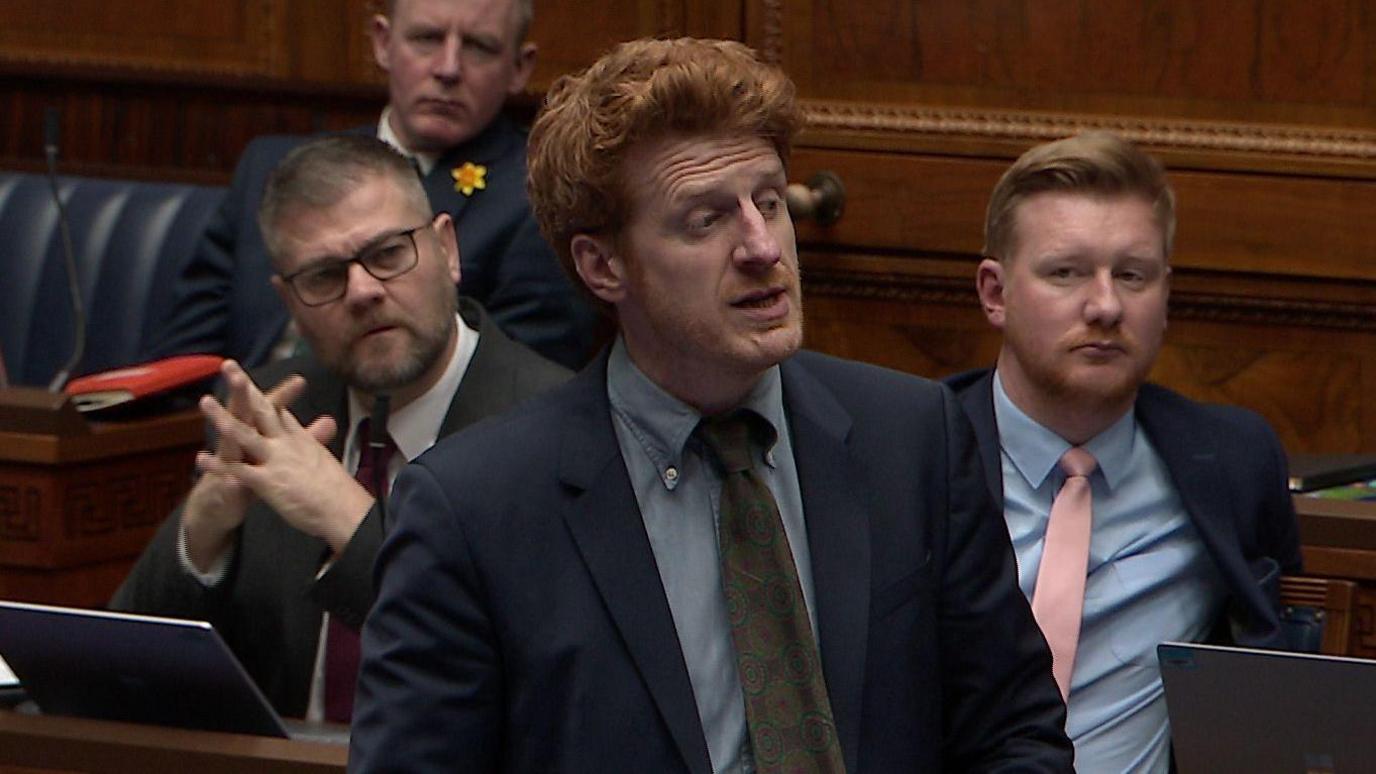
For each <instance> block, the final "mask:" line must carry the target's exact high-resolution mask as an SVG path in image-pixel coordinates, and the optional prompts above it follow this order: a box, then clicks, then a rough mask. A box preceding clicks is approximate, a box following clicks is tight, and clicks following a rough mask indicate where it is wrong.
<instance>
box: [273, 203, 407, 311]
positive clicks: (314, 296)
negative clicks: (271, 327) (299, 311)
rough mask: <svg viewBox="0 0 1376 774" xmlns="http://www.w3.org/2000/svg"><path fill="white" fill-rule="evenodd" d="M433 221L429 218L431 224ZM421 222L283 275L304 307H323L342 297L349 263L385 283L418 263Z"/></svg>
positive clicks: (284, 280) (345, 286)
mask: <svg viewBox="0 0 1376 774" xmlns="http://www.w3.org/2000/svg"><path fill="white" fill-rule="evenodd" d="M433 222H434V221H431V223H433ZM429 225H430V223H422V224H420V225H419V226H416V227H415V228H408V229H406V230H405V231H397V232H394V233H391V234H387V235H385V236H383V237H380V238H378V239H376V240H374V241H373V243H372V244H370V245H368V246H367V247H364V248H363V249H362V250H359V251H358V254H357V255H355V256H354V257H352V258H345V259H342V260H329V261H324V262H322V263H318V264H316V265H314V266H307V267H306V268H304V269H301V270H300V271H295V272H292V273H291V274H288V275H285V276H283V277H282V281H283V282H285V283H287V284H288V285H290V286H291V289H292V292H293V293H295V294H296V297H297V298H299V299H301V303H303V304H305V305H306V306H324V305H325V304H328V303H330V302H331V301H338V300H339V299H341V298H343V297H344V293H345V291H347V290H348V289H349V264H351V263H356V264H358V265H359V266H362V267H363V270H364V271H366V272H368V273H369V274H371V275H372V276H373V278H375V279H377V280H379V281H381V282H386V281H388V280H394V279H396V278H397V277H400V276H401V275H403V274H405V273H406V272H408V271H410V270H412V269H414V268H416V264H418V263H420V248H419V247H418V246H417V245H416V232H417V231H420V230H421V229H423V228H425V227H426V226H429Z"/></svg>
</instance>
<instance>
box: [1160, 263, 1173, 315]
mask: <svg viewBox="0 0 1376 774" xmlns="http://www.w3.org/2000/svg"><path fill="white" fill-rule="evenodd" d="M1161 283H1162V285H1163V286H1164V287H1165V296H1166V298H1165V303H1166V311H1167V314H1164V315H1162V316H1161V330H1163V331H1164V330H1166V326H1168V325H1170V314H1169V312H1170V308H1171V267H1169V266H1167V267H1166V275H1165V276H1164V277H1162V278H1161Z"/></svg>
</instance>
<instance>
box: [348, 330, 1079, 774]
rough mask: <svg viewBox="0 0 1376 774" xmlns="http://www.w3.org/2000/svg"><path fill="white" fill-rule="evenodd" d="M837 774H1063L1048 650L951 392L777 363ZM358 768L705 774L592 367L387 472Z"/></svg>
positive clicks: (602, 375)
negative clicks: (385, 523)
mask: <svg viewBox="0 0 1376 774" xmlns="http://www.w3.org/2000/svg"><path fill="white" fill-rule="evenodd" d="M782 369H783V370H782V376H783V395H784V403H785V408H786V411H787V415H788V417H789V423H790V433H791V435H792V444H793V449H794V455H795V457H796V461H797V468H798V479H799V483H800V485H801V490H802V497H803V503H804V510H805V511H806V522H807V535H808V544H809V550H810V552H811V557H812V571H813V576H814V582H815V589H816V605H817V610H816V615H817V623H818V629H819V640H820V641H819V646H820V650H821V657H822V666H823V671H824V674H825V677H826V681H827V687H828V692H829V694H830V697H831V703H832V708H833V710H834V712H835V716H836V724H837V731H838V735H839V738H840V741H841V745H842V748H843V750H844V754H845V759H846V764H847V768H848V771H850V772H852V774H863V773H864V772H885V773H888V772H904V771H910V772H919V771H920V772H926V771H938V770H942V769H945V770H950V771H961V772H971V771H994V770H997V771H1011V770H1018V771H1070V765H1071V752H1070V747H1069V742H1068V740H1067V739H1066V738H1065V735H1064V733H1063V732H1062V730H1061V729H1062V724H1063V722H1064V717H1065V711H1064V707H1063V706H1062V704H1061V700H1060V696H1059V694H1058V693H1057V689H1056V686H1055V683H1054V682H1053V681H1052V679H1051V662H1050V656H1049V653H1048V651H1047V649H1046V645H1045V642H1044V641H1043V640H1042V638H1041V636H1040V634H1039V632H1038V631H1037V629H1036V626H1035V624H1034V623H1033V621H1032V617H1031V612H1030V610H1029V608H1028V605H1027V603H1026V601H1025V600H1024V599H1023V597H1022V594H1021V593H1020V592H1019V591H1018V589H1017V585H1016V579H1015V569H1014V561H1013V555H1012V549H1011V548H1010V545H1009V541H1008V535H1007V531H1006V529H1005V528H1004V526H1003V523H1002V520H1001V519H1000V518H999V515H998V513H997V511H995V510H994V509H993V506H992V503H991V502H990V500H989V495H988V489H987V487H986V486H985V483H984V478H983V473H982V472H981V471H980V468H979V462H978V458H977V456H976V449H975V443H974V438H973V436H972V434H971V432H970V428H969V424H968V422H967V421H966V420H965V418H964V415H963V414H962V412H961V411H960V410H959V407H958V406H957V405H956V403H955V400H954V398H953V396H952V395H951V394H950V392H949V391H947V390H945V389H943V388H942V387H940V386H939V385H937V384H934V383H932V382H928V381H926V380H922V379H918V378H916V377H911V376H906V375H902V374H898V373H896V372H892V371H887V370H883V369H879V368H876V367H873V366H865V365H860V364H858V363H851V362H847V361H843V360H837V359H834V358H829V357H826V356H823V355H817V354H813V353H802V354H799V355H797V356H796V357H793V358H791V359H789V360H788V361H787V362H785V363H784V364H783V367H782ZM392 502H393V504H394V506H395V510H394V514H395V518H396V528H395V530H394V532H393V533H392V535H391V536H389V538H388V540H387V542H386V544H385V545H384V546H383V548H382V552H381V553H380V554H379V557H378V573H379V583H380V585H379V594H378V600H377V604H376V606H375V607H374V608H373V612H372V614H371V615H370V616H369V618H368V621H367V623H366V625H365V626H364V632H363V648H364V665H363V668H362V673H361V676H360V682H359V694H358V699H357V703H356V705H355V714H354V726H353V737H352V738H353V747H352V751H351V754H350V760H349V765H350V770H351V771H355V772H377V771H398V772H429V771H464V772H495V771H502V772H578V771H589V772H608V771H618V772H620V771H636V772H641V771H644V772H656V774H667V773H669V772H708V771H710V762H709V758H708V752H707V744H706V741H705V738H704V735H703V731H702V727H701V724H700V722H699V719H698V714H697V709H696V703H695V701H694V697H693V690H692V687H691V685H690V683H689V679H688V672H687V669H686V667H685V666H684V660H683V656H682V653H681V651H680V649H679V647H678V637H677V634H676V632H675V628H674V623H673V619H672V617H671V615H670V611H669V605H668V602H667V601H666V598H665V594H664V590H663V586H662V585H661V582H660V577H659V573H658V571H657V569H656V565H655V559H654V554H653V552H652V550H651V547H650V543H649V539H648V537H647V535H646V532H645V527H644V524H643V522H642V520H641V515H640V512H639V509H638V507H637V504H636V499H635V493H634V491H633V489H632V486H631V483H630V480H629V478H628V476H627V473H626V467H625V463H624V462H623V460H622V457H621V453H620V448H619V446H618V444H617V440H616V435H615V431H614V429H613V425H612V420H611V415H610V409H609V406H608V400H607V385H606V356H605V355H604V356H603V357H601V358H599V359H598V360H597V361H595V362H594V363H593V364H592V365H590V366H589V367H588V368H586V369H585V370H584V371H583V372H582V373H581V374H580V375H579V376H578V377H576V378H575V379H574V380H573V381H571V382H570V383H568V384H567V385H564V386H563V387H561V388H559V389H557V390H553V391H551V392H549V393H547V394H546V395H544V396H542V397H541V398H538V399H536V400H534V401H532V402H531V403H529V404H527V405H526V407H525V408H524V409H522V410H521V411H519V412H516V413H514V414H511V415H508V416H506V417H503V418H501V419H499V420H497V421H494V422H485V423H482V424H480V425H478V426H476V427H473V428H470V429H469V430H468V431H465V432H464V433H461V434H459V435H457V436H454V437H452V438H449V439H446V441H445V442H444V443H441V444H437V445H436V446H435V447H434V448H433V449H431V450H430V451H429V452H427V453H426V454H424V455H422V456H421V457H420V458H419V459H418V460H417V462H416V463H414V464H412V465H410V466H408V467H407V469H406V471H405V472H404V473H403V474H402V475H401V476H400V477H399V478H398V483H397V488H396V496H395V497H394V498H393V501H392Z"/></svg>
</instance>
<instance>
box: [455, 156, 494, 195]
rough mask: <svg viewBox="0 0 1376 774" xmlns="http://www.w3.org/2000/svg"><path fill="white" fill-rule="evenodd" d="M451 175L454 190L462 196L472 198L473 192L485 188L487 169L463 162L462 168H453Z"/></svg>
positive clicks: (469, 162) (479, 165)
mask: <svg viewBox="0 0 1376 774" xmlns="http://www.w3.org/2000/svg"><path fill="white" fill-rule="evenodd" d="M451 174H452V175H454V190H455V191H458V192H459V193H462V194H463V195H464V196H472V195H473V192H474V191H481V190H483V189H484V188H487V167H485V166H483V165H481V164H474V163H473V162H471V161H465V162H464V163H463V166H461V167H455V168H454V171H453V172H452V173H451Z"/></svg>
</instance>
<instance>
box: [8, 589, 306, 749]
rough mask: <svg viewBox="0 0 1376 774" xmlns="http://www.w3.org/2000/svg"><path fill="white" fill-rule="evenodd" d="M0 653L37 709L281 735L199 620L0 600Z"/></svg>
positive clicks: (228, 655) (251, 686)
mask: <svg viewBox="0 0 1376 774" xmlns="http://www.w3.org/2000/svg"><path fill="white" fill-rule="evenodd" d="M0 658H4V659H5V661H6V662H7V663H8V665H9V668H10V669H12V670H13V672H14V674H15V675H17V676H18V678H19V682H20V683H21V684H22V685H23V688H24V691H25V692H26V693H27V694H28V696H29V698H30V699H32V700H33V701H34V703H35V704H37V705H38V707H39V709H41V710H42V711H43V712H44V713H47V714H54V715H77V716H81V717H89V718H99V719H104V720H122V721H128V722H134V723H153V724H157V725H165V726H176V727H180V728H195V729H202V730H208V731H231V732H237V733H246V734H258V735H263V736H277V737H286V736H287V732H286V729H285V727H284V726H283V724H282V721H281V719H280V718H278V716H277V713H276V712H275V711H274V710H273V709H272V706H271V705H270V704H268V702H267V699H265V698H264V697H263V694H262V692H261V691H259V690H258V687H257V686H256V685H254V683H253V681H252V679H251V678H249V676H248V674H247V673H246V672H245V671H244V669H243V667H242V666H241V665H240V664H239V662H238V660H237V659H236V658H235V657H234V654H233V653H232V652H231V651H230V650H229V648H228V647H227V646H226V645H225V643H224V641H223V640H222V639H220V636H219V635H218V634H216V632H215V630H214V628H212V627H211V625H210V624H208V623H206V622H204V621H183V620H177V619H171V618H157V617H153V616H142V615H131V614H126V613H110V612H105V611H100V610H83V609H77V608H64V607H51V606H47V605H33V604H27V603H21V602H4V601H0Z"/></svg>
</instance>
